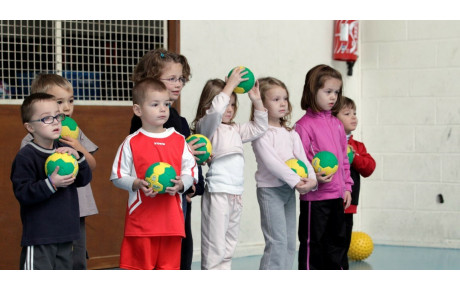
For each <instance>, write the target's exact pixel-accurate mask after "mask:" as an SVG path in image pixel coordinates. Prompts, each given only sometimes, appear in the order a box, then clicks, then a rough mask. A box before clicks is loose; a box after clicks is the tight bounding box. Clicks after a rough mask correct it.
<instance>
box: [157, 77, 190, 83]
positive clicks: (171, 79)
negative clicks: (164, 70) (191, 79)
mask: <svg viewBox="0 0 460 291" xmlns="http://www.w3.org/2000/svg"><path fill="white" fill-rule="evenodd" d="M160 80H162V81H166V82H169V83H176V82H177V81H180V82H181V83H182V85H185V83H186V82H187V79H185V77H179V78H176V77H171V78H167V79H160Z"/></svg>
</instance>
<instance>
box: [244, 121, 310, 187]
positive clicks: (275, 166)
mask: <svg viewBox="0 0 460 291" xmlns="http://www.w3.org/2000/svg"><path fill="white" fill-rule="evenodd" d="M252 147H253V149H254V154H255V156H256V161H257V171H256V173H255V178H256V182H257V187H279V186H282V185H283V184H284V183H286V184H288V185H289V186H290V187H291V188H294V187H295V185H297V183H299V181H300V177H299V176H298V175H297V174H296V173H295V172H294V171H293V170H291V168H289V167H288V166H287V165H286V161H287V160H289V159H293V158H295V159H298V160H301V161H302V162H304V163H305V165H306V166H307V169H308V178H311V179H314V180H316V175H315V172H314V170H313V167H312V166H311V164H310V162H309V161H308V159H307V156H306V155H305V151H304V149H303V145H302V141H301V140H300V136H299V134H298V133H297V132H296V131H295V130H291V131H288V130H287V129H286V128H284V127H274V126H269V128H268V130H267V132H266V133H265V134H264V135H263V136H262V137H260V138H259V139H257V140H254V141H253V142H252Z"/></svg>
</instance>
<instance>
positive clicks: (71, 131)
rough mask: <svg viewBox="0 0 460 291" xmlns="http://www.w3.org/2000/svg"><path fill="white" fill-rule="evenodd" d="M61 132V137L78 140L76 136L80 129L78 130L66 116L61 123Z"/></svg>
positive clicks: (73, 121) (75, 124)
mask: <svg viewBox="0 0 460 291" xmlns="http://www.w3.org/2000/svg"><path fill="white" fill-rule="evenodd" d="M61 124H62V130H61V137H71V138H75V139H76V138H78V134H79V132H80V129H79V128H78V124H77V122H76V121H75V120H74V119H72V118H71V117H69V116H66V117H65V118H64V120H63V121H62V122H61Z"/></svg>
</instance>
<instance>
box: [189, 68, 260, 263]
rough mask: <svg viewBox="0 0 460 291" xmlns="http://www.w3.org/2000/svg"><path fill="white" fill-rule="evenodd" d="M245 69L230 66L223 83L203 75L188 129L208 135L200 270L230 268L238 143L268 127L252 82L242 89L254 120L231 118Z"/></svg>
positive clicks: (239, 183)
mask: <svg viewBox="0 0 460 291" xmlns="http://www.w3.org/2000/svg"><path fill="white" fill-rule="evenodd" d="M245 74H246V73H242V69H240V68H236V69H234V70H233V72H232V74H231V75H230V77H229V78H228V80H227V82H224V81H222V80H219V79H213V80H209V81H208V82H207V83H206V85H205V86H204V88H203V92H202V93H201V97H200V102H199V105H198V110H197V114H196V118H195V120H194V121H193V123H192V126H191V127H192V131H194V132H195V133H199V134H203V135H205V136H206V137H208V138H209V140H210V141H211V144H212V148H213V154H212V156H211V160H210V162H208V165H209V170H208V172H207V174H206V180H205V181H206V187H205V192H204V194H203V196H202V198H201V269H203V270H210V269H224V270H225V269H226V270H229V269H231V262H232V257H233V253H234V251H235V248H236V244H237V241H238V233H239V226H240V217H241V212H242V207H243V205H242V199H241V195H242V194H243V189H244V185H243V182H244V179H243V173H244V157H243V143H245V142H250V141H253V140H255V139H257V138H259V137H260V136H262V135H263V134H264V133H265V131H266V130H267V128H268V120H267V112H266V110H265V108H264V106H263V103H262V100H261V97H260V93H259V88H258V83H256V84H255V86H254V88H253V89H251V90H250V91H249V92H248V95H249V98H250V99H251V101H252V104H253V106H254V108H255V110H254V116H255V117H254V121H251V122H247V123H244V124H237V123H235V122H233V119H234V117H235V114H236V111H237V97H236V94H235V93H233V90H234V89H235V88H236V87H237V86H238V85H239V83H240V82H241V81H244V80H247V79H246V78H244V75H245Z"/></svg>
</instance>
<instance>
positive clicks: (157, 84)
mask: <svg viewBox="0 0 460 291" xmlns="http://www.w3.org/2000/svg"><path fill="white" fill-rule="evenodd" d="M149 90H152V91H155V92H164V91H168V90H167V89H166V86H165V84H163V82H161V81H159V80H156V79H154V78H145V79H143V80H140V81H139V82H137V83H136V84H135V85H134V88H133V104H139V105H140V104H142V103H143V102H144V100H145V97H146V96H147V92H148V91H149Z"/></svg>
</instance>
